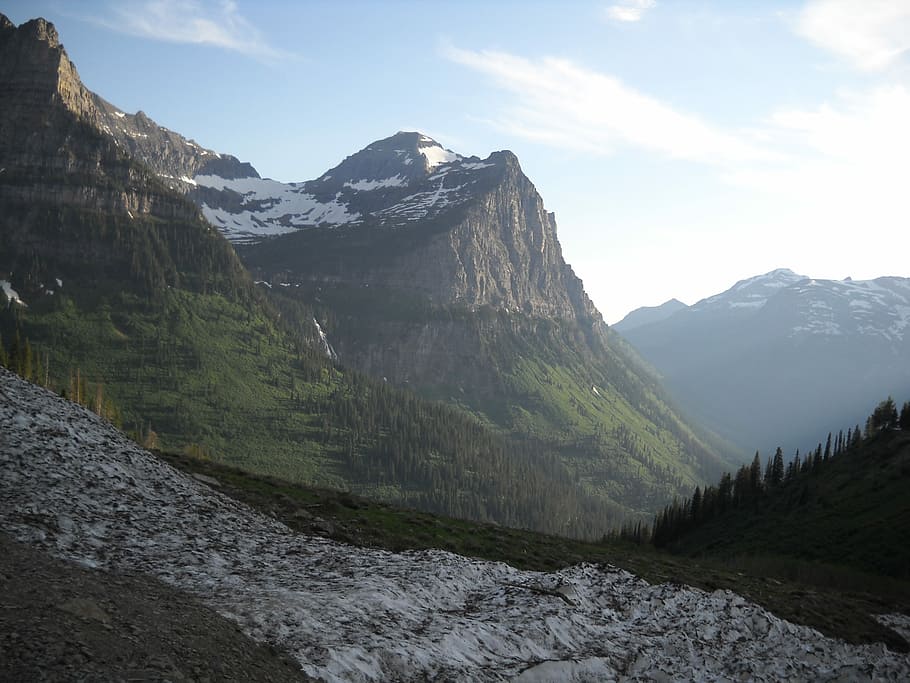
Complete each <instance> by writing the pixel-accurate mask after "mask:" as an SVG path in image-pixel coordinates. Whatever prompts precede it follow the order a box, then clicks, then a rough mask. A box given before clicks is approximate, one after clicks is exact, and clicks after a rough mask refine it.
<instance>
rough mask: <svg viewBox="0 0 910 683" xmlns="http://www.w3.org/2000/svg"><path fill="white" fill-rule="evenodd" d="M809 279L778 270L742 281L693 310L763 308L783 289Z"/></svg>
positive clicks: (705, 300)
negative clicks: (721, 307)
mask: <svg viewBox="0 0 910 683" xmlns="http://www.w3.org/2000/svg"><path fill="white" fill-rule="evenodd" d="M808 279H809V278H808V277H806V276H805V275H800V274H798V273H794V272H793V271H792V270H790V269H789V268H776V269H774V270H771V271H768V272H767V273H762V274H761V275H755V276H754V277H750V278H746V279H745V280H740V281H739V282H737V283H736V284H735V285H733V286H732V287H731V288H730V289H728V290H727V291H725V292H722V293H721V294H715V295H714V296H711V297H708V298H707V299H702V300H701V301H699V302H698V303H697V304H695V305H694V306H693V307H692V308H693V309H694V310H708V309H713V308H714V307H716V306H718V305H720V306H723V307H728V308H742V309H755V308H761V307H762V306H764V305H765V304H766V303H767V302H768V299H769V298H770V297H771V296H773V295H774V294H776V293H777V292H778V291H780V290H781V289H784V288H786V287H790V286H791V285H794V284H796V283H797V282H802V281H803V280H808Z"/></svg>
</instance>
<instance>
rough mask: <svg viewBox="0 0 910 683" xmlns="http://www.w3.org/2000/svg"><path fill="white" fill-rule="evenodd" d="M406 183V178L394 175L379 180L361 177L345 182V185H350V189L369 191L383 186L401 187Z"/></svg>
mask: <svg viewBox="0 0 910 683" xmlns="http://www.w3.org/2000/svg"><path fill="white" fill-rule="evenodd" d="M407 184H408V179H407V178H403V177H402V176H401V175H394V176H392V177H390V178H382V179H380V180H367V179H365V178H364V179H362V180H358V181H356V182H353V183H352V182H350V181H347V182H345V184H344V186H345V187H350V188H351V189H352V190H359V191H365V192H369V191H371V190H378V189H380V188H383V187H403V186H404V185H407Z"/></svg>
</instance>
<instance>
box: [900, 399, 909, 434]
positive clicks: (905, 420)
mask: <svg viewBox="0 0 910 683" xmlns="http://www.w3.org/2000/svg"><path fill="white" fill-rule="evenodd" d="M898 423H899V425H900V428H901V429H903V430H905V431H906V430H910V401H905V402H904V405H903V406H901V416H900V418H899V422H898Z"/></svg>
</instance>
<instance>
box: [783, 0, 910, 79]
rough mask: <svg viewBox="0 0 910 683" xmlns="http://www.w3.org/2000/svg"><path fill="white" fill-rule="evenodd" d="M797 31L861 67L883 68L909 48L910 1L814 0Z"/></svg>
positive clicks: (797, 25) (802, 17) (802, 14)
mask: <svg viewBox="0 0 910 683" xmlns="http://www.w3.org/2000/svg"><path fill="white" fill-rule="evenodd" d="M796 30H797V32H798V33H800V34H801V35H802V36H804V37H806V38H808V39H809V40H810V41H812V42H813V43H815V44H816V45H818V46H819V47H822V48H824V49H826V50H829V51H830V52H833V53H835V54H837V55H839V56H841V57H844V58H846V59H847V60H848V61H850V62H851V63H852V64H853V65H854V66H856V67H858V68H860V69H863V70H869V71H874V70H879V69H884V68H886V67H888V66H890V65H891V64H893V63H894V62H896V61H897V60H899V59H900V58H901V57H902V56H903V55H905V54H906V53H907V51H908V50H910V2H907V0H811V1H810V2H809V3H808V4H807V5H806V6H805V7H804V8H803V10H802V12H800V14H799V16H798V18H797V22H796Z"/></svg>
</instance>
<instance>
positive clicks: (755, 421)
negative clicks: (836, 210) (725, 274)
mask: <svg viewBox="0 0 910 683" xmlns="http://www.w3.org/2000/svg"><path fill="white" fill-rule="evenodd" d="M908 325H910V279H907V278H900V277H882V278H878V279H875V280H868V281H858V280H851V279H850V278H847V279H845V280H820V279H812V278H809V277H806V276H803V275H798V274H796V273H794V272H792V271H790V270H787V269H780V270H775V271H772V272H770V273H766V274H764V275H759V276H756V277H753V278H749V279H746V280H742V281H740V282H738V283H736V284H735V285H734V286H733V287H731V288H730V289H729V290H727V291H725V292H723V293H721V294H717V295H715V296H711V297H708V298H707V299H704V300H702V301H699V302H698V303H696V304H695V305H693V306H691V307H689V308H686V309H683V310H680V311H677V312H676V313H674V314H673V315H672V316H670V317H668V318H665V319H663V320H658V321H655V322H652V323H649V324H646V325H641V326H638V327H633V328H627V329H625V330H624V331H623V334H624V336H625V337H626V339H628V340H629V342H630V343H631V344H632V345H633V346H634V347H635V348H636V349H637V350H638V351H639V352H640V353H641V354H642V356H643V357H644V358H645V359H647V360H648V361H649V362H650V363H652V364H653V365H654V367H655V368H657V370H658V371H659V372H660V373H661V375H662V376H663V378H664V380H665V381H666V383H667V386H668V387H669V388H670V389H671V390H672V392H673V393H674V395H675V396H676V398H677V400H679V401H680V402H681V403H683V404H684V405H686V407H687V408H688V409H689V410H691V412H692V413H694V414H695V415H696V416H698V417H700V418H702V419H703V420H705V421H706V423H707V424H708V425H709V426H710V427H711V428H712V429H713V430H715V431H717V432H718V433H719V434H721V435H723V436H725V437H727V438H729V439H730V440H731V441H733V442H735V443H737V444H739V445H740V446H741V447H742V448H743V449H747V450H749V451H751V450H754V449H756V448H759V449H761V450H762V451H763V452H768V451H773V449H774V448H775V447H776V446H778V445H782V446H784V447H785V448H787V449H789V450H791V451H792V450H793V449H796V448H802V449H803V450H805V449H806V448H807V447H810V448H814V446H815V442H814V440H815V439H817V438H818V436H819V435H820V434H825V433H827V432H828V431H829V430H831V429H832V428H834V427H837V426H839V425H842V424H846V423H853V422H859V421H862V419H864V416H865V415H866V414H868V412H869V410H870V408H871V407H872V406H874V405H875V403H876V402H877V401H878V400H879V399H880V398H881V396H883V395H887V394H889V393H891V394H893V395H895V396H897V395H906V394H907V393H910V328H908Z"/></svg>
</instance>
